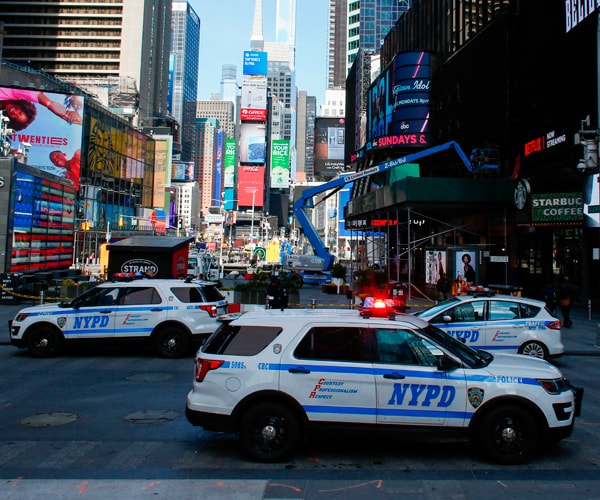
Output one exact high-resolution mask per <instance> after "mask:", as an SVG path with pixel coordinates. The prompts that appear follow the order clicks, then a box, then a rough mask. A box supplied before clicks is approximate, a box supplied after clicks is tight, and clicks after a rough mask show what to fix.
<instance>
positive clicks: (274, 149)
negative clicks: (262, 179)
mask: <svg viewBox="0 0 600 500" xmlns="http://www.w3.org/2000/svg"><path fill="white" fill-rule="evenodd" d="M271 187H272V188H284V189H285V188H288V187H290V141H288V140H283V139H275V140H273V141H272V142H271Z"/></svg>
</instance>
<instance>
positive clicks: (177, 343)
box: [154, 326, 190, 358]
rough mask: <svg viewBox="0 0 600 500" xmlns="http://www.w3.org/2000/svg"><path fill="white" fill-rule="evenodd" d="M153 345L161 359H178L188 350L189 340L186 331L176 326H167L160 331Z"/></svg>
mask: <svg viewBox="0 0 600 500" xmlns="http://www.w3.org/2000/svg"><path fill="white" fill-rule="evenodd" d="M154 343H155V347H156V352H157V353H158V355H159V356H161V357H163V358H180V357H182V356H183V355H185V354H186V353H187V352H188V349H189V348H190V338H189V336H188V334H187V332H186V331H184V330H182V329H181V328H179V327H176V326H167V327H165V328H163V329H162V330H160V331H159V332H158V333H157V334H156V336H155V338H154Z"/></svg>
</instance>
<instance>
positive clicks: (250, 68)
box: [243, 50, 268, 76]
mask: <svg viewBox="0 0 600 500" xmlns="http://www.w3.org/2000/svg"><path fill="white" fill-rule="evenodd" d="M267 56H268V54H267V53H266V52H256V51H250V50H245V51H244V67H243V74H244V75H261V76H266V75H267V70H268V62H267V61H268V59H267Z"/></svg>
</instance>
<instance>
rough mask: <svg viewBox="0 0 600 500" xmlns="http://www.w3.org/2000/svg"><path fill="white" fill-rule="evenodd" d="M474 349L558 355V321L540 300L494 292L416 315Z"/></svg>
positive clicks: (463, 297) (560, 351)
mask: <svg viewBox="0 0 600 500" xmlns="http://www.w3.org/2000/svg"><path fill="white" fill-rule="evenodd" d="M415 316H418V317H419V318H421V319H424V320H427V321H429V322H430V323H432V324H434V325H435V326H437V327H439V328H441V329H442V330H444V331H445V332H446V333H447V334H448V335H451V336H452V337H455V338H457V339H460V340H462V341H463V342H465V343H466V344H467V345H468V346H470V347H473V348H475V349H483V350H486V351H490V352H492V353H494V352H508V353H518V354H526V355H528V356H534V357H536V358H543V359H549V358H554V357H558V356H561V355H562V354H563V353H564V351H565V346H564V345H563V343H562V336H561V329H560V327H561V322H560V320H559V319H558V318H555V317H554V316H552V314H550V311H548V309H546V304H545V303H544V302H543V301H541V300H535V299H529V298H525V297H513V296H512V295H496V294H493V293H474V294H472V295H458V296H456V297H451V298H449V299H447V300H445V301H443V302H440V303H439V304H436V305H434V306H431V307H429V308H428V309H425V310H423V311H419V312H417V313H415Z"/></svg>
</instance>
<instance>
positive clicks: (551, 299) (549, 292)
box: [543, 283, 557, 314]
mask: <svg viewBox="0 0 600 500" xmlns="http://www.w3.org/2000/svg"><path fill="white" fill-rule="evenodd" d="M543 292H544V301H545V302H546V307H547V308H548V311H550V312H551V313H552V314H554V311H556V300H557V299H556V288H554V285H553V284H552V283H548V284H547V285H546V286H545V287H544V291H543Z"/></svg>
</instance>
